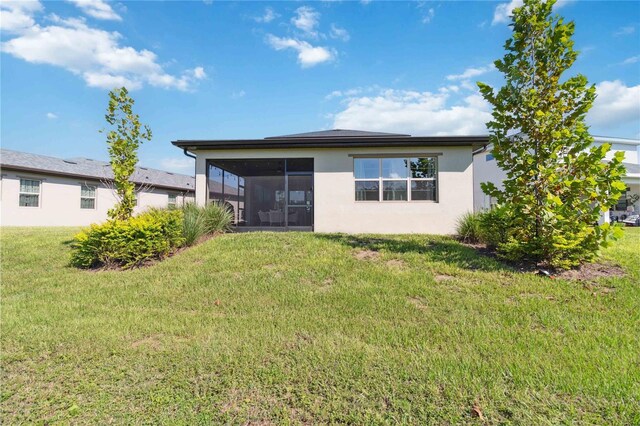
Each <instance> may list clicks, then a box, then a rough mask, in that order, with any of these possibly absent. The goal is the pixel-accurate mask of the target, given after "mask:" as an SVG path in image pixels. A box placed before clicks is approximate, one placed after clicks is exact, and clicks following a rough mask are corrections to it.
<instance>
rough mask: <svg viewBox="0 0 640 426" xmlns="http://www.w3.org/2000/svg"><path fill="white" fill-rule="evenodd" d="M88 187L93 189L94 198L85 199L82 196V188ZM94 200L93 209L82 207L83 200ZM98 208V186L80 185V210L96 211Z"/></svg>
mask: <svg viewBox="0 0 640 426" xmlns="http://www.w3.org/2000/svg"><path fill="white" fill-rule="evenodd" d="M83 186H86V187H88V188H93V197H83V196H82V187H83ZM84 199H87V200H93V207H92V208H89V207H82V200H84ZM97 208H98V185H91V184H88V183H80V210H96V209H97Z"/></svg>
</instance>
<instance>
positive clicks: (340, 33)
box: [329, 24, 351, 41]
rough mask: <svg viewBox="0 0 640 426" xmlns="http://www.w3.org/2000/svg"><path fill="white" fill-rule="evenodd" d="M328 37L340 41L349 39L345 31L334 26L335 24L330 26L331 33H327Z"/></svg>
mask: <svg viewBox="0 0 640 426" xmlns="http://www.w3.org/2000/svg"><path fill="white" fill-rule="evenodd" d="M329 36H330V37H331V38H336V39H339V40H342V41H349V39H350V38H351V36H350V35H349V32H348V31H347V30H345V29H344V28H340V27H338V26H336V24H331V31H330V32H329Z"/></svg>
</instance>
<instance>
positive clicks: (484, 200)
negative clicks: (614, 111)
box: [473, 137, 640, 212]
mask: <svg viewBox="0 0 640 426" xmlns="http://www.w3.org/2000/svg"><path fill="white" fill-rule="evenodd" d="M616 141H617V142H616ZM604 143H609V144H611V150H610V151H609V152H608V153H607V155H606V159H608V160H610V159H612V158H613V156H614V155H615V153H616V152H619V151H622V152H624V160H623V162H624V163H626V164H640V142H636V141H633V140H626V141H624V142H620V140H617V139H615V138H611V139H608V138H604V137H598V139H596V140H594V142H593V145H594V146H601V145H602V144H604ZM506 177H507V174H506V173H505V171H504V170H502V169H501V168H499V167H498V165H497V163H496V160H495V159H493V155H491V150H490V149H488V150H486V151H483V152H479V153H477V154H475V155H474V156H473V208H474V211H481V210H483V209H487V208H489V207H491V199H490V197H489V196H487V195H485V194H484V192H482V188H481V187H480V184H481V183H482V182H493V183H494V184H495V185H496V186H497V187H498V188H501V187H502V182H503V181H504V180H505V179H506ZM622 180H623V181H624V182H625V183H627V185H630V186H629V187H630V189H631V191H630V192H632V193H638V192H637V189H636V188H637V184H638V183H639V182H640V176H638V175H637V174H634V173H629V172H628V173H627V176H625V177H624V178H623V179H622ZM638 209H640V202H637V203H636V205H635V211H636V212H637V211H638Z"/></svg>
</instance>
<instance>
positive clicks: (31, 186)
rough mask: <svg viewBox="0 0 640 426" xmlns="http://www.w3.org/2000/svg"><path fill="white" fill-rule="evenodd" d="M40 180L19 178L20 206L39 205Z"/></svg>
mask: <svg viewBox="0 0 640 426" xmlns="http://www.w3.org/2000/svg"><path fill="white" fill-rule="evenodd" d="M40 184H41V181H39V180H34V179H20V200H19V205H20V207H38V206H39V205H40Z"/></svg>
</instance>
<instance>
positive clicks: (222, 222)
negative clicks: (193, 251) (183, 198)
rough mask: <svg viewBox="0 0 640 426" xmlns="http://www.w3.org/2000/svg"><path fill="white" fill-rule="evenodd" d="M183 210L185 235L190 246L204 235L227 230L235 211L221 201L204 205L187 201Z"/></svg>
mask: <svg viewBox="0 0 640 426" xmlns="http://www.w3.org/2000/svg"><path fill="white" fill-rule="evenodd" d="M182 211H183V217H184V219H183V220H184V222H183V236H184V238H185V243H186V245H188V246H190V245H193V244H195V243H196V242H197V241H198V240H199V239H200V238H202V237H203V236H204V235H207V234H214V233H216V232H225V231H227V230H228V229H229V227H230V226H231V223H232V222H233V213H232V212H231V211H230V210H229V208H228V207H226V206H224V205H223V204H221V203H210V204H207V205H206V206H204V207H199V206H198V205H196V204H195V203H187V204H185V205H184V206H183V207H182Z"/></svg>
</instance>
